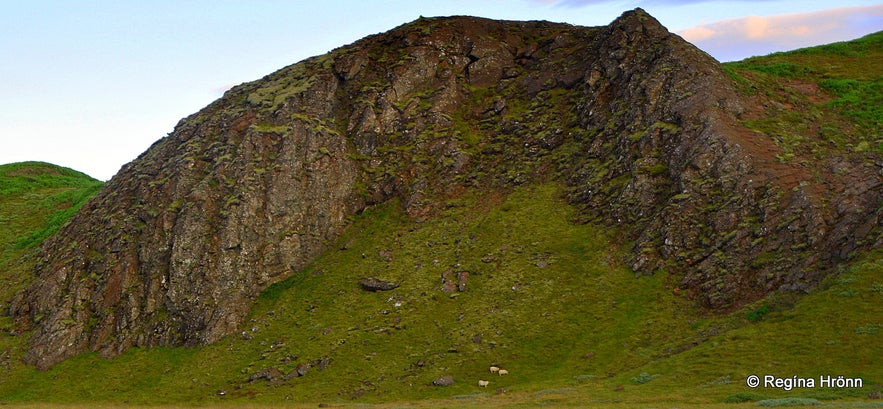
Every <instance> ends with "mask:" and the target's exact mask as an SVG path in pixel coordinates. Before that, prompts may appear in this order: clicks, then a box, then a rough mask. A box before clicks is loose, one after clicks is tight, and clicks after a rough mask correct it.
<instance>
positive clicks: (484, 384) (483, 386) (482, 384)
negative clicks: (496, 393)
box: [478, 379, 490, 388]
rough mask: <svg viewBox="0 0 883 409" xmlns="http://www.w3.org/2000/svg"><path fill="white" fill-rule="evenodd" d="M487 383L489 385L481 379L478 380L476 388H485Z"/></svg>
mask: <svg viewBox="0 0 883 409" xmlns="http://www.w3.org/2000/svg"><path fill="white" fill-rule="evenodd" d="M489 383H490V382H489V381H484V380H481V379H479V380H478V386H481V387H482V388H486V387H487V386H488V384H489Z"/></svg>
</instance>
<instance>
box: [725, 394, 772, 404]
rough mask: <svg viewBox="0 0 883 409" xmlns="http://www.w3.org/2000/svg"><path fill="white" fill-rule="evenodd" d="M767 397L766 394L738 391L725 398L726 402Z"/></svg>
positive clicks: (748, 400)
mask: <svg viewBox="0 0 883 409" xmlns="http://www.w3.org/2000/svg"><path fill="white" fill-rule="evenodd" d="M763 399H766V396H763V395H759V394H756V393H747V392H746V393H737V394H735V395H730V396H727V397H726V398H724V403H744V402H757V401H759V400H763Z"/></svg>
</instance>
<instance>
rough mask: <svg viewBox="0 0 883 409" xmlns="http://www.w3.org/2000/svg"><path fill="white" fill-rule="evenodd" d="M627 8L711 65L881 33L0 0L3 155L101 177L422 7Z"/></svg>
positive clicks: (749, 13) (874, 8)
mask: <svg viewBox="0 0 883 409" xmlns="http://www.w3.org/2000/svg"><path fill="white" fill-rule="evenodd" d="M635 7H642V8H644V9H645V10H646V11H647V12H648V13H650V14H651V15H653V16H654V17H656V18H657V19H658V20H659V21H660V22H661V23H662V24H663V25H665V26H666V27H667V28H668V29H669V30H670V31H672V32H675V33H677V34H679V35H681V36H682V37H684V38H685V39H687V40H688V41H690V42H692V43H694V44H696V45H697V46H698V47H699V48H701V49H703V50H705V51H706V52H708V53H709V54H711V55H712V56H714V57H715V58H717V59H718V60H721V61H732V60H738V59H742V58H745V57H749V56H752V55H764V54H768V53H770V52H775V51H786V50H791V49H795V48H801V47H806V46H812V45H818V44H825V43H830V42H835V41H844V40H849V39H853V38H857V37H860V36H863V35H866V34H869V33H872V32H876V31H880V30H883V2H880V1H868V0H833V1H821V0H807V1H799V0H789V1H785V0H729V1H723V0H449V1H428V0H407V1H406V0H390V1H366V0H360V1H355V0H323V1H291V0H288V1H286V0H241V1H233V0H155V1H144V0H138V1H136V0H107V1H89V0H82V1H73V0H57V1H49V0H27V1H24V0H0V55H2V59H0V79H2V83H0V84H2V85H0V163H11V162H21V161H27V160H38V161H44V162H51V163H55V164H58V165H62V166H67V167H70V168H73V169H76V170H79V171H82V172H85V173H87V174H89V175H91V176H93V177H95V178H98V179H102V180H107V179H110V177H111V176H113V175H114V174H115V173H116V172H117V171H118V170H119V168H120V167H121V166H122V165H123V164H125V163H127V162H129V161H131V160H133V159H135V158H136V157H137V156H138V155H139V154H140V153H142V152H143V151H144V150H146V149H147V148H148V147H149V146H150V145H151V144H152V143H153V142H155V141H156V140H158V139H160V138H162V137H163V136H165V135H166V134H168V133H169V132H171V131H172V129H173V128H174V126H175V124H177V123H178V121H179V120H180V119H181V118H183V117H185V116H187V115H190V114H192V113H194V112H196V111H198V110H199V109H200V108H202V107H204V106H206V105H208V104H209V103H210V102H212V101H213V100H215V99H217V98H219V97H220V96H221V95H222V94H223V92H224V91H225V90H226V89H228V88H229V87H231V86H232V85H236V84H240V83H243V82H248V81H254V80H256V79H259V78H261V77H263V76H264V75H267V74H269V73H271V72H273V71H275V70H277V69H279V68H282V67H284V66H286V65H289V64H292V63H295V62H297V61H300V60H303V59H305V58H307V57H310V56H314V55H318V54H323V53H325V52H328V51H330V50H331V49H334V48H337V47H339V46H342V45H346V44H350V43H352V42H354V41H356V40H358V39H360V38H362V37H365V36H367V35H370V34H376V33H379V32H384V31H387V30H389V29H392V28H394V27H396V26H399V25H401V24H404V23H407V22H410V21H413V20H415V19H417V18H418V17H420V16H421V15H422V16H426V17H430V16H450V15H473V16H480V17H487V18H495V19H506V20H548V21H554V22H565V23H570V24H575V25H583V26H601V25H606V24H608V23H610V22H611V21H612V20H614V19H615V18H616V17H618V16H619V15H620V14H622V12H624V11H626V10H631V9H633V8H635Z"/></svg>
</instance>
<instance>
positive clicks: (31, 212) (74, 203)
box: [0, 162, 104, 352]
mask: <svg viewBox="0 0 883 409" xmlns="http://www.w3.org/2000/svg"><path fill="white" fill-rule="evenodd" d="M103 185H104V183H103V182H100V181H98V180H95V179H93V178H91V177H89V176H87V175H85V174H83V173H80V172H77V171H74V170H72V169H68V168H63V167H59V166H55V165H51V164H48V163H42V162H22V163H13V164H7V165H0V311H4V312H5V311H6V309H7V308H8V302H9V300H11V299H12V298H13V296H14V295H15V294H16V293H17V292H18V291H19V290H20V289H22V288H24V286H25V285H26V284H27V282H28V280H29V279H30V277H31V274H30V273H31V271H30V268H31V267H32V265H33V260H32V258H33V257H34V256H35V254H36V250H37V246H38V245H39V244H40V243H41V242H42V241H43V240H44V239H45V238H46V237H49V236H50V235H52V234H53V233H55V232H56V231H58V229H60V228H61V226H63V225H64V223H66V222H67V220H68V219H69V218H70V217H71V216H73V214H74V213H75V212H76V211H77V210H78V209H79V208H80V207H82V206H83V204H84V203H85V202H86V200H88V198H89V197H91V196H92V195H94V194H95V193H97V192H98V190H100V189H101V187H102V186H103ZM8 321H9V319H8V317H3V316H0V329H6V328H8V327H9V326H10V325H11V324H10V323H9V322H8ZM7 332H8V329H7ZM0 352H2V348H0Z"/></svg>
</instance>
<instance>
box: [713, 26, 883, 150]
mask: <svg viewBox="0 0 883 409" xmlns="http://www.w3.org/2000/svg"><path fill="white" fill-rule="evenodd" d="M881 66H883V32H879V33H875V34H870V35H868V36H865V37H863V38H860V39H857V40H853V41H847V42H842V43H835V44H828V45H823V46H818V47H810V48H805V49H801V50H796V51H791V52H783V53H775V54H771V55H768V56H763V57H752V58H748V59H746V60H743V61H738V62H732V63H727V64H725V65H724V69H725V70H726V71H727V72H728V74H729V75H730V77H731V78H733V79H734V81H735V83H736V84H737V85H738V86H739V87H740V88H741V89H742V90H743V92H745V93H748V94H761V95H763V96H764V97H765V98H767V99H768V100H770V101H774V102H776V104H770V105H768V106H767V108H766V110H765V112H764V113H763V115H761V116H760V117H758V118H746V120H745V122H744V123H745V125H746V126H747V127H748V128H750V129H753V130H755V131H757V132H760V133H763V134H765V135H767V136H769V137H770V138H772V139H773V140H774V141H775V142H777V144H779V146H780V147H782V149H783V153H782V154H781V157H780V158H779V159H780V160H782V161H790V160H792V159H794V158H795V157H798V156H800V155H812V156H814V157H815V158H821V157H823V156H825V155H828V154H830V153H835V154H841V153H846V152H871V153H879V152H881V150H883V133H881V131H880V130H881V129H883V108H881V106H883V75H881V72H880V67H881ZM800 84H811V85H815V86H816V87H818V89H820V90H821V91H822V93H821V94H819V95H815V96H813V97H810V96H808V95H807V94H806V87H805V85H804V86H801V85H800Z"/></svg>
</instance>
